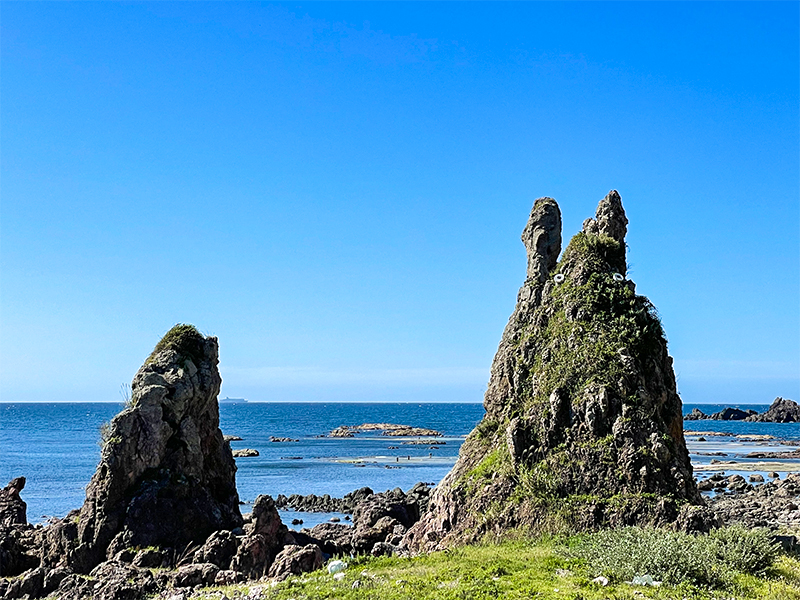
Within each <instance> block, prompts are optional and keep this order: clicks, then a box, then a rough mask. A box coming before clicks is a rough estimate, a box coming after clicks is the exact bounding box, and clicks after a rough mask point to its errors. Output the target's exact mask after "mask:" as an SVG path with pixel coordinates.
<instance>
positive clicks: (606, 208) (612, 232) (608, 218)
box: [583, 190, 628, 256]
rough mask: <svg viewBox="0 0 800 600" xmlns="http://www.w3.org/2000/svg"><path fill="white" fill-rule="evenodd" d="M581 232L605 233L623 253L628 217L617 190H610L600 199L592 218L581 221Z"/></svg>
mask: <svg viewBox="0 0 800 600" xmlns="http://www.w3.org/2000/svg"><path fill="white" fill-rule="evenodd" d="M583 232H584V233H593V234H599V235H605V236H608V237H610V238H611V239H612V240H614V241H616V242H617V243H618V244H619V245H620V246H621V247H622V251H623V256H624V255H625V236H626V235H627V233H628V217H626V216H625V209H624V208H622V199H621V198H620V197H619V192H617V190H611V191H610V192H608V194H606V197H605V198H603V199H602V200H600V202H599V203H598V205H597V211H596V213H595V218H594V219H586V220H585V221H584V222H583Z"/></svg>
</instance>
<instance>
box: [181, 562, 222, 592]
mask: <svg viewBox="0 0 800 600" xmlns="http://www.w3.org/2000/svg"><path fill="white" fill-rule="evenodd" d="M219 571H220V569H219V567H218V566H217V565H213V564H211V563H200V564H191V565H183V566H182V567H178V570H177V571H176V572H175V574H174V575H173V578H172V581H173V585H174V586H175V587H195V586H198V585H201V586H206V585H214V582H215V581H216V578H217V574H218V573H219Z"/></svg>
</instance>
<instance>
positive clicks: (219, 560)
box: [194, 531, 239, 570]
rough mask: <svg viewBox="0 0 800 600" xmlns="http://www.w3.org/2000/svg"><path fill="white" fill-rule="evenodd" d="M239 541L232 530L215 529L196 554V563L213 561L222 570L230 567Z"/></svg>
mask: <svg viewBox="0 0 800 600" xmlns="http://www.w3.org/2000/svg"><path fill="white" fill-rule="evenodd" d="M238 547H239V542H238V540H237V539H236V536H235V535H233V533H231V532H230V531H215V532H214V533H212V534H211V535H210V536H208V539H207V540H206V542H205V544H203V547H202V548H200V549H199V550H198V551H197V552H195V555H194V562H196V563H212V564H215V565H217V567H219V568H220V569H222V570H226V569H228V567H229V566H230V564H231V559H232V558H233V557H234V556H235V555H236V550H237V549H238Z"/></svg>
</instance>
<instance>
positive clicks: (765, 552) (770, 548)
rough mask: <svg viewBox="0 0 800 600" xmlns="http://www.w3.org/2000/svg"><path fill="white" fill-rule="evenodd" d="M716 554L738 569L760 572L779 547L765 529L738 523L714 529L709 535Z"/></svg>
mask: <svg viewBox="0 0 800 600" xmlns="http://www.w3.org/2000/svg"><path fill="white" fill-rule="evenodd" d="M709 537H710V538H711V540H712V541H713V542H714V549H715V552H716V557H717V559H718V560H719V561H721V562H722V563H724V564H726V565H728V566H729V567H730V568H732V569H735V570H737V571H741V572H742V573H752V574H753V575H762V574H763V573H764V572H765V571H766V570H767V569H769V568H770V567H771V566H772V565H773V563H774V562H775V559H777V558H778V554H779V553H780V549H779V547H778V544H776V543H775V542H774V541H773V540H772V538H771V536H770V533H769V531H767V530H766V529H745V528H744V527H742V526H741V525H734V526H732V527H724V528H722V529H716V530H714V531H712V532H711V534H710V535H709Z"/></svg>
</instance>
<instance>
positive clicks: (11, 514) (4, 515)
mask: <svg viewBox="0 0 800 600" xmlns="http://www.w3.org/2000/svg"><path fill="white" fill-rule="evenodd" d="M24 487H25V478H24V477H15V478H14V479H12V480H11V481H9V482H8V485H7V486H6V487H4V488H3V489H0V527H10V526H11V525H27V524H28V517H27V510H28V505H27V504H25V502H24V501H23V500H22V498H20V497H19V493H20V492H21V491H22V489H23V488H24Z"/></svg>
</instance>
